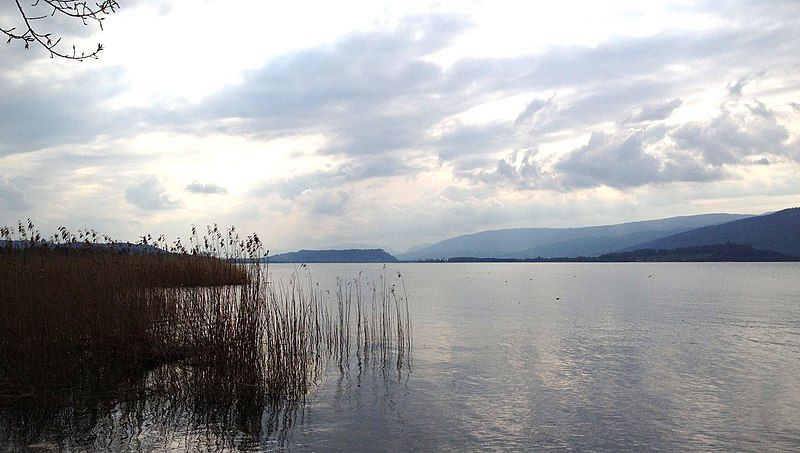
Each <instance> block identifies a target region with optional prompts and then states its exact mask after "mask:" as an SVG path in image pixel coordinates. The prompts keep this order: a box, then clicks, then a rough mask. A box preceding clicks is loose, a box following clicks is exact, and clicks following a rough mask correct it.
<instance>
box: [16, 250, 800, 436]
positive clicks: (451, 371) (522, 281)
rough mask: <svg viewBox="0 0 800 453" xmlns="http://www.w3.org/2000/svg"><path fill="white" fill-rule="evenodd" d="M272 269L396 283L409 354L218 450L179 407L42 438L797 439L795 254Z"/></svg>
mask: <svg viewBox="0 0 800 453" xmlns="http://www.w3.org/2000/svg"><path fill="white" fill-rule="evenodd" d="M269 271H270V273H271V274H272V276H273V278H275V279H284V280H285V279H288V278H289V275H291V274H292V273H294V272H298V273H299V274H300V275H302V276H304V277H305V276H306V275H307V272H310V273H311V277H312V278H313V281H314V282H315V283H316V284H319V285H320V286H321V287H331V288H333V287H334V284H335V279H336V278H337V277H340V278H344V279H354V278H358V276H359V273H361V272H363V274H362V278H366V279H368V280H369V281H372V282H373V283H372V284H382V281H383V279H384V278H385V279H386V281H389V282H390V284H395V285H398V286H397V289H398V291H401V290H402V285H403V284H404V285H405V288H406V291H407V293H408V296H409V299H410V306H411V313H412V316H413V329H414V330H413V334H414V336H413V338H414V345H413V354H412V358H413V361H412V363H411V364H410V366H403V367H399V368H398V367H394V366H383V364H381V363H377V362H373V363H366V364H364V363H362V364H361V366H358V363H357V362H356V360H355V358H354V360H353V361H351V363H350V366H349V367H347V366H345V367H343V368H339V367H338V366H335V365H332V366H330V367H329V368H328V371H327V373H326V374H325V375H324V378H323V379H322V380H321V381H320V383H319V385H318V386H317V388H316V389H315V390H314V391H313V392H312V393H311V394H310V395H309V396H308V398H307V400H306V401H305V403H302V404H300V405H298V406H297V407H295V408H294V409H293V410H291V411H284V412H279V413H277V415H276V414H275V413H270V414H264V415H263V416H262V419H261V420H259V421H257V423H256V425H257V427H256V428H253V424H252V423H249V424H248V423H241V424H240V425H239V426H237V427H236V429H237V430H238V431H236V432H237V433H238V434H236V435H237V436H238V437H237V441H236V442H234V443H232V444H226V443H220V442H218V439H215V437H214V436H215V434H214V432H213V430H212V431H209V430H203V429H198V427H197V426H192V424H190V423H186V424H185V426H184V425H183V424H182V423H181V422H180V417H178V418H177V420H178V421H177V422H176V419H175V418H174V417H173V418H172V419H170V420H172V421H171V422H170V425H169V427H168V429H167V428H165V426H164V425H165V423H164V422H163V421H161V420H160V419H159V418H158V417H156V416H152V417H150V419H149V420H148V419H147V418H148V417H144V419H137V420H134V421H132V422H131V423H132V424H133V425H134V429H131V426H128V425H126V424H125V423H124V421H121V417H116V419H119V420H117V421H116V422H112V423H110V424H109V423H108V422H107V421H106V422H98V423H97V425H96V427H95V428H94V430H93V431H92V432H90V433H88V434H87V433H85V432H84V433H83V434H82V436H83V438H81V439H75V438H73V437H71V436H72V435H71V434H70V430H69V429H63V430H60V431H59V432H58V433H57V434H53V433H50V434H49V435H48V436H45V437H44V438H42V439H40V442H41V445H42V446H44V447H47V446H59V445H60V446H62V447H67V448H72V449H75V450H81V449H91V448H92V447H95V448H98V447H99V448H114V449H118V448H120V449H128V450H147V449H151V448H167V449H169V448H173V449H175V450H185V449H187V448H189V449H194V448H203V449H205V448H215V447H231V446H232V447H233V448H236V449H242V450H269V449H289V450H292V451H358V450H370V451H375V450H390V451H431V450H438V451H448V450H450V451H464V450H503V451H506V450H531V449H537V450H538V449H545V448H548V449H559V450H560V449H579V450H615V451H616V450H637V451H642V450H656V449H658V450H687V449H691V450H701V449H702V450H715V449H717V450H759V451H763V450H765V449H770V450H773V451H780V450H785V451H789V450H795V451H796V450H798V449H800V410H798V408H799V407H800V265H798V264H797V263H776V264H772V263H624V264H611V263H603V264H600V263H565V264H558V263H492V264H488V263H468V264H392V265H387V266H386V268H385V269H384V267H383V266H382V265H309V267H308V268H301V267H296V266H291V265H271V266H270V267H269ZM398 273H399V274H401V275H402V278H400V279H398V278H397V274H398ZM365 276H366V277H365ZM384 276H385V277H384ZM148 404H152V405H156V406H157V405H158V403H157V402H150V403H148ZM96 411H99V412H100V414H99V415H97V414H96V415H97V416H98V418H99V419H103V417H102V415H103V411H105V412H107V413H109V414H112V417H111V420H112V421H113V420H115V418H114V416H113V415H114V414H119V413H120V410H119V407H118V406H114V405H113V404H111V405H110V406H107V407H106V406H104V407H101V408H99V409H97V410H96ZM145 413H147V412H145ZM157 413H159V412H158V411H154V412H152V414H157ZM183 416H185V417H189V418H190V416H191V414H188V415H187V414H184V415H183ZM0 417H2V416H0ZM139 418H142V417H141V415H140V416H139ZM115 429H116V430H117V431H121V432H122V433H124V434H119V432H115ZM253 430H255V431H257V432H248V431H253ZM0 439H2V437H0ZM30 441H31V442H33V440H30Z"/></svg>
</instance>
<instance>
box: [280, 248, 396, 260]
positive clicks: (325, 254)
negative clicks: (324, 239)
mask: <svg viewBox="0 0 800 453" xmlns="http://www.w3.org/2000/svg"><path fill="white" fill-rule="evenodd" d="M396 261H397V258H395V257H393V256H392V255H390V254H388V253H386V252H385V251H384V250H382V249H348V250H300V251H298V252H291V253H281V254H279V255H274V256H270V257H269V262H270V263H393V262H396Z"/></svg>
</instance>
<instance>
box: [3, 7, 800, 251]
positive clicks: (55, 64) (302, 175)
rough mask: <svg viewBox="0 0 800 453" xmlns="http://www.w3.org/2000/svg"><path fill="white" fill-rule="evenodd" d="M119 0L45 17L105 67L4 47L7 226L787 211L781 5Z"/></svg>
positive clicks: (265, 232)
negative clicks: (86, 15) (99, 20)
mask: <svg viewBox="0 0 800 453" xmlns="http://www.w3.org/2000/svg"><path fill="white" fill-rule="evenodd" d="M119 3H120V4H121V7H122V8H121V9H120V10H119V12H118V13H117V14H114V15H112V16H110V17H109V18H108V19H107V20H106V22H105V27H104V28H105V30H103V31H100V30H99V29H97V28H96V27H94V26H91V25H90V26H87V27H84V26H82V25H76V24H70V23H66V22H64V21H63V20H55V19H52V20H50V21H49V22H47V20H44V21H42V22H43V23H42V27H47V28H50V30H49V31H53V32H54V33H60V34H62V35H64V36H65V41H64V42H65V43H66V46H67V48H71V43H73V42H74V43H77V44H78V46H79V47H81V46H83V47H84V48H87V49H90V50H91V48H93V47H94V46H96V43H97V42H102V43H103V45H104V47H105V50H104V51H103V52H102V53H101V57H100V59H99V60H92V61H85V62H82V63H77V62H69V61H59V60H54V59H50V58H49V57H48V54H47V52H46V51H45V50H44V49H41V48H31V49H29V50H25V49H24V48H23V47H22V45H21V44H20V43H11V44H10V45H3V46H0V62H2V65H0V118H2V121H0V224H15V223H16V221H17V219H23V220H24V219H26V218H28V217H30V218H31V219H33V220H34V222H35V223H36V224H37V225H38V226H39V227H40V229H42V230H44V231H46V232H52V231H54V230H55V228H56V227H58V226H59V225H65V226H68V227H70V228H72V229H78V228H96V229H98V230H101V231H102V232H103V233H107V234H111V235H113V236H115V237H118V238H120V239H126V240H127V239H135V238H136V237H138V236H139V235H141V234H142V233H148V232H149V233H154V234H156V233H159V234H160V233H165V234H167V235H168V236H170V237H172V238H174V237H175V236H178V235H183V236H185V235H186V234H187V232H188V231H189V229H190V226H191V225H192V224H196V225H205V224H207V223H210V222H217V223H219V224H220V225H236V226H237V227H238V229H239V230H240V231H242V230H244V231H247V232H252V231H255V232H258V233H259V235H260V236H262V237H263V238H264V239H265V242H266V243H267V245H268V247H269V248H271V249H272V250H279V251H280V250H291V249H297V248H301V247H306V248H309V247H325V246H336V245H341V244H375V245H381V246H386V247H389V248H391V249H393V250H396V251H403V250H405V249H406V248H408V247H410V246H414V245H416V244H419V243H427V242H435V241H438V240H441V239H444V238H447V237H449V236H453V235H458V234H463V233H470V232H475V231H480V230H485V229H493V228H508V227H524V226H585V225H597V224H605V223H616V222H623V221H630V220H643V219H652V218H661V217H668V216H673V215H687V214H698V213H706V212H734V213H761V212H766V211H772V210H777V209H781V208H784V207H789V206H797V205H800V39H797V37H798V36H800V3H798V2H797V1H795V0H789V1H780V0H774V1H769V2H763V1H753V2H748V1H728V2H718V1H714V2H682V1H679V2H656V1H647V2H642V1H617V2H588V1H587V2H574V1H564V0H562V1H559V2H541V4H540V5H539V6H535V5H534V2H504V1H496V0H493V1H486V2H480V1H460V2H447V1H437V2H427V1H410V2H409V1H404V2H388V1H369V2H352V1H338V2H311V1H294V2H264V1H261V0H252V1H247V0H224V1H223V0H219V1H217V0H206V1H203V2H198V1H196V0H176V1H171V2H163V1H155V0H152V1H150V0H138V1H126V0H119ZM545 3H546V5H545ZM599 3H603V4H602V5H600V4H599ZM12 5H13V2H6V1H4V2H3V5H2V7H0V8H2V9H0V27H3V28H8V27H9V24H16V23H17V22H16V20H17V19H16V17H15V15H14V14H13V12H14V11H13V9H10V6H12Z"/></svg>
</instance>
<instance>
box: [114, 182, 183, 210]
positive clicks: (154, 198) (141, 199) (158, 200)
mask: <svg viewBox="0 0 800 453" xmlns="http://www.w3.org/2000/svg"><path fill="white" fill-rule="evenodd" d="M125 200H127V201H128V203H130V204H132V205H134V206H136V207H139V208H141V209H144V210H162V209H174V208H177V207H178V206H179V203H178V202H177V201H176V200H174V199H173V198H172V197H171V196H170V195H169V193H167V191H166V189H165V188H164V186H163V185H162V184H161V181H160V180H159V179H158V178H156V177H155V176H150V177H148V178H146V179H145V180H144V181H142V182H140V183H139V184H136V185H133V186H131V187H128V189H127V190H126V191H125Z"/></svg>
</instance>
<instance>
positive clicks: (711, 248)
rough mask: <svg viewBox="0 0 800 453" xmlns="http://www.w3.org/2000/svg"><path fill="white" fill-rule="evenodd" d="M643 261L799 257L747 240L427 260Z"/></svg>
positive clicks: (512, 261)
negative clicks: (600, 252)
mask: <svg viewBox="0 0 800 453" xmlns="http://www.w3.org/2000/svg"><path fill="white" fill-rule="evenodd" d="M645 261H651V262H652V261H664V262H723V261H738V262H773V261H800V257H798V256H792V255H786V254H784V253H780V252H776V251H774V250H762V249H757V248H754V247H753V246H751V245H747V244H732V243H727V244H714V245H705V246H699V247H680V248H676V249H670V250H666V249H658V250H656V249H639V250H633V251H630V252H617V253H607V254H604V255H600V256H595V257H589V256H579V257H575V258H566V257H562V258H542V257H537V258H527V259H517V258H474V257H454V258H449V259H447V260H428V261H425V262H430V263H442V262H448V263H628V262H645Z"/></svg>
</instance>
